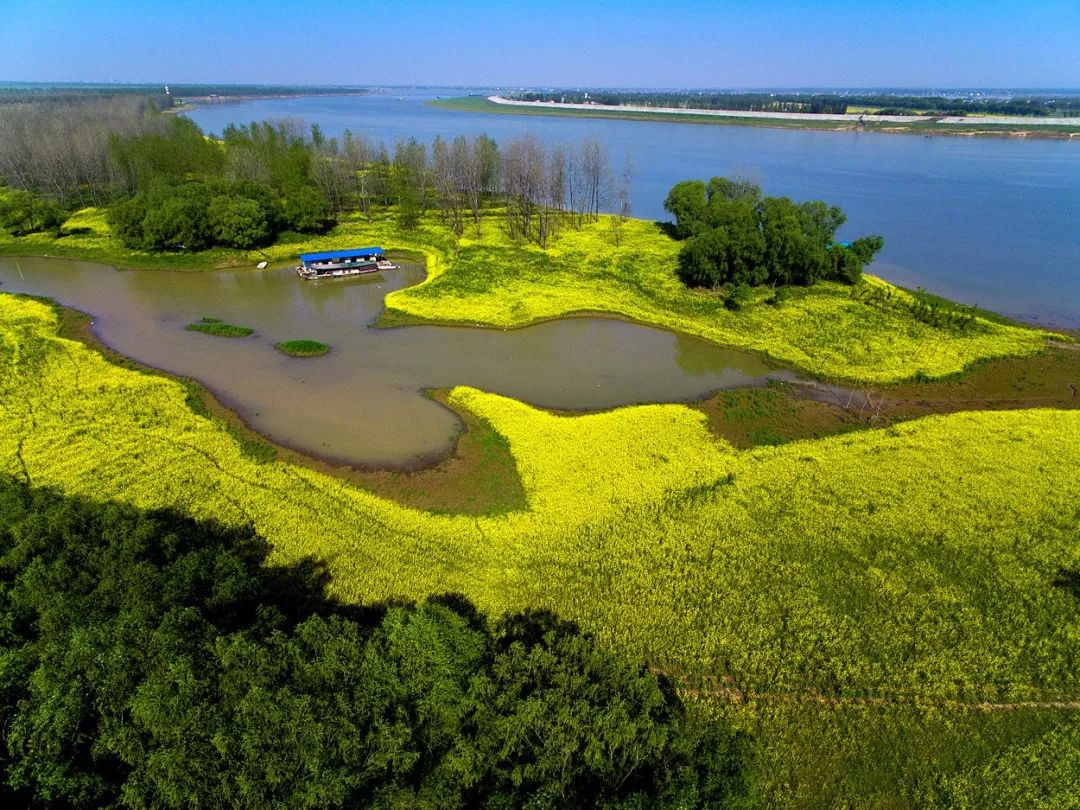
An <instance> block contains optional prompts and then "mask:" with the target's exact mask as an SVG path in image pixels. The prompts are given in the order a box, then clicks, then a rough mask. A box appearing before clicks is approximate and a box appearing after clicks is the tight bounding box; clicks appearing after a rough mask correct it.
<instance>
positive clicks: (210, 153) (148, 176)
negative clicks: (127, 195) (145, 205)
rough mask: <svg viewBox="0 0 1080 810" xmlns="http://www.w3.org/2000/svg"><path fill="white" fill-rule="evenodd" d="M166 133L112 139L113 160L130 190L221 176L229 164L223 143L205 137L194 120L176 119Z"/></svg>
mask: <svg viewBox="0 0 1080 810" xmlns="http://www.w3.org/2000/svg"><path fill="white" fill-rule="evenodd" d="M163 130H164V131H161V132H146V133H142V134H139V135H131V136H127V137H125V136H122V135H113V136H112V137H111V138H110V140H109V157H110V160H111V161H112V164H113V166H114V167H115V168H116V170H117V171H118V172H119V174H120V176H121V177H122V178H123V180H124V183H125V185H126V187H127V188H128V189H129V190H142V189H146V188H149V187H150V186H151V185H152V184H154V183H157V182H162V181H165V182H168V183H180V182H183V181H185V180H193V179H210V178H214V177H217V176H219V175H220V174H221V171H222V169H223V167H224V164H225V154H224V152H223V150H222V147H221V144H219V143H218V142H217V141H213V140H210V139H208V138H206V137H204V136H203V133H202V130H200V129H199V127H198V125H197V124H196V123H195V122H194V121H192V120H191V119H190V118H185V117H183V116H176V117H173V118H171V119H169V120H168V124H167V125H166V126H165V127H164V128H163Z"/></svg>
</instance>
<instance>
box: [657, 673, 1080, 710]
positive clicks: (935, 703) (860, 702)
mask: <svg viewBox="0 0 1080 810" xmlns="http://www.w3.org/2000/svg"><path fill="white" fill-rule="evenodd" d="M649 671H650V672H652V673H653V674H654V675H663V676H664V677H666V678H668V679H670V680H671V681H672V683H674V684H675V688H676V691H678V692H679V694H680V695H683V696H689V697H695V698H704V699H711V700H717V701H721V702H724V703H751V702H756V703H787V704H794V703H813V704H817V705H822V706H833V707H843V706H873V707H881V708H885V707H890V706H904V705H907V706H922V707H933V708H937V709H958V710H967V711H978V712H1015V711H1025V710H1056V711H1080V699H1072V698H1070V699H1067V700H1021V701H1015V702H1011V703H1009V702H1005V703H998V702H994V701H968V700H948V699H940V698H925V699H924V698H919V697H911V696H905V697H899V696H893V697H886V696H882V695H874V696H864V697H836V696H830V695H823V694H821V693H819V692H814V691H809V690H808V691H805V692H759V691H751V690H743V689H740V688H739V687H738V685H737V684H736V682H735V679H734V678H733V677H732V676H730V675H725V676H723V677H721V678H718V677H716V676H712V675H692V674H687V673H678V672H673V671H672V670H666V669H663V668H660V667H649Z"/></svg>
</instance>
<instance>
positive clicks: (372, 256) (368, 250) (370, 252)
mask: <svg viewBox="0 0 1080 810" xmlns="http://www.w3.org/2000/svg"><path fill="white" fill-rule="evenodd" d="M397 269H398V267H397V265H396V264H394V263H393V262H391V261H390V260H389V259H386V258H385V257H384V256H383V249H382V248H380V247H365V248H350V249H348V250H329V251H326V252H323V253H301V254H300V264H299V265H297V267H296V274H297V275H298V276H300V278H302V279H305V280H307V281H316V280H317V279H321V278H346V277H348V276H362V275H365V274H367V273H379V272H381V271H383V270H397Z"/></svg>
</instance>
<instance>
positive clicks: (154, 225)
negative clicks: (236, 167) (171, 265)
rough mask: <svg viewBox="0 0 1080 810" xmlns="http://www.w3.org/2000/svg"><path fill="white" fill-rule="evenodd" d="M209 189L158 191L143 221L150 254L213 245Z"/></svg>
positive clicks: (192, 187)
mask: <svg viewBox="0 0 1080 810" xmlns="http://www.w3.org/2000/svg"><path fill="white" fill-rule="evenodd" d="M209 205H210V195H209V189H208V188H207V187H206V186H205V185H203V184H202V183H188V184H185V185H183V186H179V187H177V188H175V189H168V188H161V189H157V190H155V192H154V193H153V194H152V195H151V198H150V199H149V200H148V206H147V212H146V216H145V217H144V218H143V223H142V229H143V246H144V247H147V248H150V249H151V250H163V249H180V250H201V249H203V248H205V247H207V246H208V245H209V244H210V243H211V242H212V238H213V236H212V232H211V230H210V221H209V212H208V209H209Z"/></svg>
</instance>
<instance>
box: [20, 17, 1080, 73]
mask: <svg viewBox="0 0 1080 810" xmlns="http://www.w3.org/2000/svg"><path fill="white" fill-rule="evenodd" d="M0 81H127V82H139V81H151V82H156V81H162V82H165V81H169V82H173V83H179V82H242V83H289V84H307V83H311V84H361V85H364V84H442V85H454V84H472V85H589V86H642V87H658V86H659V87H684V86H685V87H770V86H772V87H774V86H784V87H810V86H842V87H867V86H886V87H900V86H903V87H961V86H963V87H1080V0H1070V1H1069V2H999V1H998V0H986V1H985V2H967V1H966V0H961V1H960V2H936V3H931V2H922V0H915V1H914V2H901V1H900V0H895V1H894V2H879V1H878V0H863V2H848V1H847V0H817V1H816V2H801V1H800V0H792V2H773V0H758V1H757V2H737V3H735V2H723V0H712V2H683V3H679V2H668V3H662V4H661V3H646V2H638V0H623V1H622V2H609V0H584V1H583V2H565V1H564V0H540V1H539V2H516V0H508V1H507V2H471V3H466V2H461V3H454V2H443V3H434V2H408V0H399V2H363V0H354V2H311V3H304V2H297V1H296V0H292V2H263V3H256V2H252V3H237V2H232V1H231V0H218V2H181V0H176V2H168V3H166V2H159V0H141V1H140V2H133V1H132V0H93V2H87V0H70V1H69V2H40V0H0Z"/></svg>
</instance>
